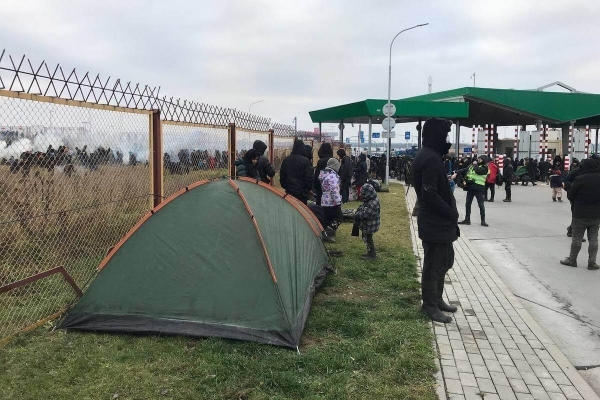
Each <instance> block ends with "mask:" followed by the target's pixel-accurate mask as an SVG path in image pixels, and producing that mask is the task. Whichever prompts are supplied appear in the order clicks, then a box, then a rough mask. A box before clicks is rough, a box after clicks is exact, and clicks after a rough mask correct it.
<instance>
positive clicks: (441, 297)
mask: <svg viewBox="0 0 600 400" xmlns="http://www.w3.org/2000/svg"><path fill="white" fill-rule="evenodd" d="M445 278H446V274H444V275H442V276H440V277H439V278H438V281H437V289H438V291H437V293H438V308H439V309H440V311H447V312H452V313H453V312H456V310H458V308H456V307H454V306H451V305H449V304H446V302H445V301H444V280H445Z"/></svg>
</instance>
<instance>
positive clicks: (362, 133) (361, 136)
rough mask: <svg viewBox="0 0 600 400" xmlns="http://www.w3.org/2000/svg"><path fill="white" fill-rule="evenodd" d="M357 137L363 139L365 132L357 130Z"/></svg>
mask: <svg viewBox="0 0 600 400" xmlns="http://www.w3.org/2000/svg"><path fill="white" fill-rule="evenodd" d="M358 137H359V138H360V139H361V140H363V139H364V138H365V133H364V132H363V131H359V132H358Z"/></svg>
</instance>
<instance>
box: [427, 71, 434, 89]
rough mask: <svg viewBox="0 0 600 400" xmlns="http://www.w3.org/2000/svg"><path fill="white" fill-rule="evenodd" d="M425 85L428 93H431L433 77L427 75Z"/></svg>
mask: <svg viewBox="0 0 600 400" xmlns="http://www.w3.org/2000/svg"><path fill="white" fill-rule="evenodd" d="M427 86H428V87H429V91H428V93H431V87H432V86H433V77H432V76H431V75H429V80H428V81H427Z"/></svg>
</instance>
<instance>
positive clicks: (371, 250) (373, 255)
mask: <svg viewBox="0 0 600 400" xmlns="http://www.w3.org/2000/svg"><path fill="white" fill-rule="evenodd" d="M365 239H366V242H367V253H366V254H363V256H362V258H363V259H365V260H375V259H377V252H376V251H375V243H373V235H368V236H366V237H365Z"/></svg>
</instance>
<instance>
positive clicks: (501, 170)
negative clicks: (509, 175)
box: [498, 154, 504, 174]
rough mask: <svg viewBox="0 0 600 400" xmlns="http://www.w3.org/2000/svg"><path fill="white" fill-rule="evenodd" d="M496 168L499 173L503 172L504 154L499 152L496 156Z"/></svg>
mask: <svg viewBox="0 0 600 400" xmlns="http://www.w3.org/2000/svg"><path fill="white" fill-rule="evenodd" d="M498 168H499V169H500V173H501V174H503V173H504V155H503V154H500V155H499V156H498Z"/></svg>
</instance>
